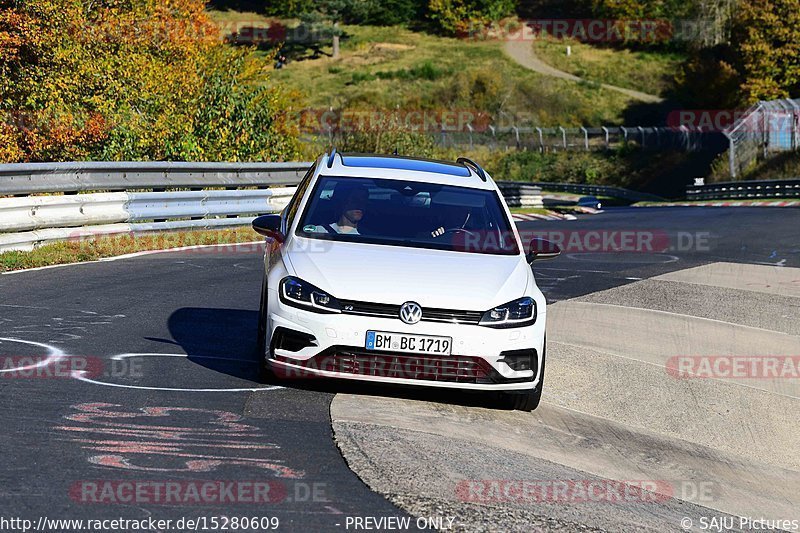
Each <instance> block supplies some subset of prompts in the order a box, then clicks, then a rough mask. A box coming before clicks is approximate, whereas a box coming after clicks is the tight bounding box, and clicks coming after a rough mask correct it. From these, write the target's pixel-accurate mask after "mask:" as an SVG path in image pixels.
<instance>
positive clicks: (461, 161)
mask: <svg viewBox="0 0 800 533" xmlns="http://www.w3.org/2000/svg"><path fill="white" fill-rule="evenodd" d="M456 163H458V164H461V165H464V166H465V167H472V169H473V170H474V171H475V172H476V173H477V174H478V177H480V178H481V181H486V172H484V171H483V169H482V168H481V166H480V165H479V164H478V163H476V162H475V161H473V160H472V159H467V158H466V157H459V158H458V159H456Z"/></svg>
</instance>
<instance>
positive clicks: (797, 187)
mask: <svg viewBox="0 0 800 533" xmlns="http://www.w3.org/2000/svg"><path fill="white" fill-rule="evenodd" d="M729 198H733V199H746V198H754V199H755V198H800V179H794V180H764V181H726V182H720V183H709V184H708V185H690V186H688V187H687V188H686V199H687V200H724V199H729Z"/></svg>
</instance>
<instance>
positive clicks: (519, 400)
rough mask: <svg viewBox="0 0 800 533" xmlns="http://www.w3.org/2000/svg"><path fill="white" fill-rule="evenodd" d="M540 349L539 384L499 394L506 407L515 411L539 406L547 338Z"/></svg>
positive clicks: (533, 408)
mask: <svg viewBox="0 0 800 533" xmlns="http://www.w3.org/2000/svg"><path fill="white" fill-rule="evenodd" d="M543 346H544V347H543V349H542V370H541V372H540V376H539V384H538V385H536V388H534V389H530V390H528V391H524V392H517V393H510V392H507V393H503V394H502V395H501V402H502V404H503V406H504V407H505V408H507V409H514V410H517V411H527V412H530V411H534V410H536V408H537V407H539V402H540V401H541V399H542V389H543V388H544V364H545V361H547V358H546V357H545V355H546V353H547V338H545V342H544V345H543Z"/></svg>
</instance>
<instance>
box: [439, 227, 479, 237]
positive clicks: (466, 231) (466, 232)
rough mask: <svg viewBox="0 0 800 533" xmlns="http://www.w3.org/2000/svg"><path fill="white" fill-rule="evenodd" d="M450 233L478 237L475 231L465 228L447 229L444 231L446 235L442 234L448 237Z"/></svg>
mask: <svg viewBox="0 0 800 533" xmlns="http://www.w3.org/2000/svg"><path fill="white" fill-rule="evenodd" d="M448 233H453V234H457V233H465V234H467V235H469V236H470V237H477V233H475V232H474V231H470V230H468V229H464V228H450V229H446V230H444V233H442V235H447V234H448Z"/></svg>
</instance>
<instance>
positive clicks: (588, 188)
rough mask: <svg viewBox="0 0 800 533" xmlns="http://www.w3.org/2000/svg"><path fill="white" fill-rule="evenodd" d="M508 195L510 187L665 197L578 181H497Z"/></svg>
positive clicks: (641, 198) (639, 197)
mask: <svg viewBox="0 0 800 533" xmlns="http://www.w3.org/2000/svg"><path fill="white" fill-rule="evenodd" d="M497 184H498V186H499V187H500V189H501V190H502V191H503V195H506V190H507V189H509V188H514V187H516V188H518V189H519V190H520V191H525V190H531V191H533V190H538V191H539V194H541V191H553V192H571V193H574V194H582V195H592V196H611V197H613V198H622V199H623V200H631V201H633V202H640V201H656V202H657V201H661V200H663V198H661V197H660V196H656V195H654V194H647V193H643V192H638V191H632V190H630V189H623V188H622V187H609V186H605V185H583V184H577V183H550V182H538V183H519V182H514V181H500V182H498V183H497Z"/></svg>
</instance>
